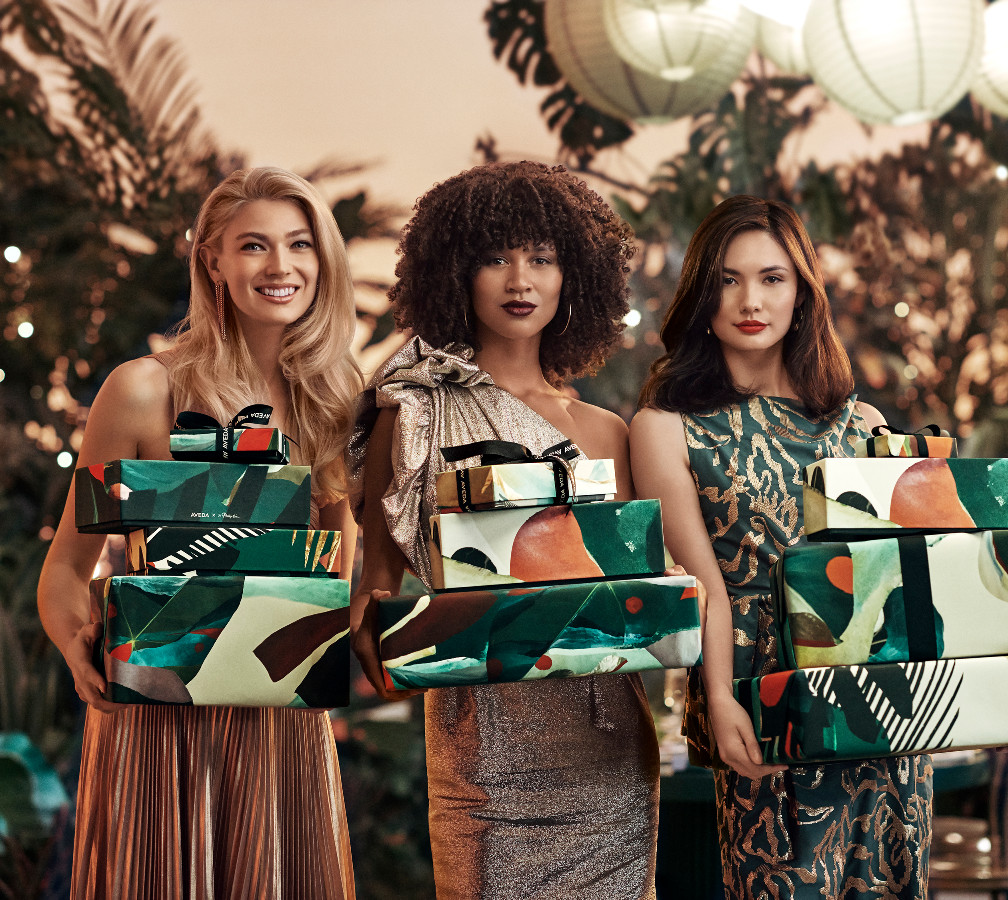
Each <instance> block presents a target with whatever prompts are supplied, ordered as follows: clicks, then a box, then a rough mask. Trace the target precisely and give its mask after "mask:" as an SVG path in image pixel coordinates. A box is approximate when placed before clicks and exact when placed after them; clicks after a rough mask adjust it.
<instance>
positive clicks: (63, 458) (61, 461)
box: [56, 450, 73, 469]
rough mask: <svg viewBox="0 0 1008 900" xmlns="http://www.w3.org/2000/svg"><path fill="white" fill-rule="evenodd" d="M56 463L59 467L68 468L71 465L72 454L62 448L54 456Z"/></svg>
mask: <svg viewBox="0 0 1008 900" xmlns="http://www.w3.org/2000/svg"><path fill="white" fill-rule="evenodd" d="M56 465H58V466H59V467H60V468H61V469H69V468H70V466H72V465H73V454H72V453H68V452H67V451H66V450H64V451H63V452H62V453H59V454H58V455H57V456H56Z"/></svg>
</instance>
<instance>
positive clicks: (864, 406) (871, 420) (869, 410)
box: [856, 400, 886, 431]
mask: <svg viewBox="0 0 1008 900" xmlns="http://www.w3.org/2000/svg"><path fill="white" fill-rule="evenodd" d="M856 408H857V411H858V413H859V414H860V416H861V418H863V419H864V421H865V425H866V426H867V427H868V430H869V431H871V429H872V428H875V427H877V426H879V425H885V424H886V420H885V416H883V415H882V413H880V412H879V411H878V410H877V409H875V407H874V406H872V405H871V404H868V403H863V402H862V401H860V400H858V401H857V404H856Z"/></svg>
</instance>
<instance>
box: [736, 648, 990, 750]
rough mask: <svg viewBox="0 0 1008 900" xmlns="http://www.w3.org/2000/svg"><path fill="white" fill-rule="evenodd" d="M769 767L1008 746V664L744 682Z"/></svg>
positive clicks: (782, 675) (885, 667)
mask: <svg viewBox="0 0 1008 900" xmlns="http://www.w3.org/2000/svg"><path fill="white" fill-rule="evenodd" d="M734 690H735V697H736V699H737V700H738V701H739V703H741V704H742V706H743V707H745V709H746V712H748V713H749V716H750V718H752V720H753V724H754V726H755V730H756V738H757V740H758V741H759V743H760V747H761V748H762V752H763V759H764V761H765V762H768V763H804V762H809V763H811V762H832V761H834V760H845V759H864V758H871V757H881V756H897V755H902V754H907V753H925V752H928V753H935V752H938V751H940V750H952V749H965V748H971V747H996V746H1001V745H1003V744H1008V710H1006V707H1005V704H1004V695H1005V691H1006V690H1008V657H1005V656H983V657H976V658H971V659H941V660H931V661H928V662H911V663H883V664H880V665H873V666H830V667H824V668H817V669H795V670H792V671H786V672H774V673H772V674H770V675H764V676H762V677H760V678H741V679H738V680H737V681H735V684H734Z"/></svg>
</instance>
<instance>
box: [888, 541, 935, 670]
mask: <svg viewBox="0 0 1008 900" xmlns="http://www.w3.org/2000/svg"><path fill="white" fill-rule="evenodd" d="M896 541H897V543H898V544H899V557H900V571H901V572H902V574H903V615H904V617H905V619H906V635H907V651H908V655H909V658H910V662H921V661H924V660H929V659H937V658H938V636H937V635H936V634H935V608H934V595H933V594H932V593H931V569H930V567H929V566H928V553H927V541H926V540H925V538H924V537H923V536H922V535H914V536H911V537H902V538H897V539H896Z"/></svg>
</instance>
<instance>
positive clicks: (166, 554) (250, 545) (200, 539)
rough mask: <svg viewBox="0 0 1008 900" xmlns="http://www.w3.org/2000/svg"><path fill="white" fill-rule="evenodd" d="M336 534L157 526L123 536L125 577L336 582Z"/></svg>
mask: <svg viewBox="0 0 1008 900" xmlns="http://www.w3.org/2000/svg"><path fill="white" fill-rule="evenodd" d="M339 570H340V533H339V532H338V531H318V530H315V529H311V528H249V527H245V526H242V525H225V526H221V527H220V528H190V527H189V526H188V525H163V526H159V527H156V528H138V529H136V530H135V531H131V532H130V533H129V534H128V535H126V571H127V573H128V574H130V575H148V574H149V575H196V574H201V575H212V574H221V573H225V572H241V573H252V572H256V573H261V574H274V575H328V576H332V577H334V578H335V577H338V576H339Z"/></svg>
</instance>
